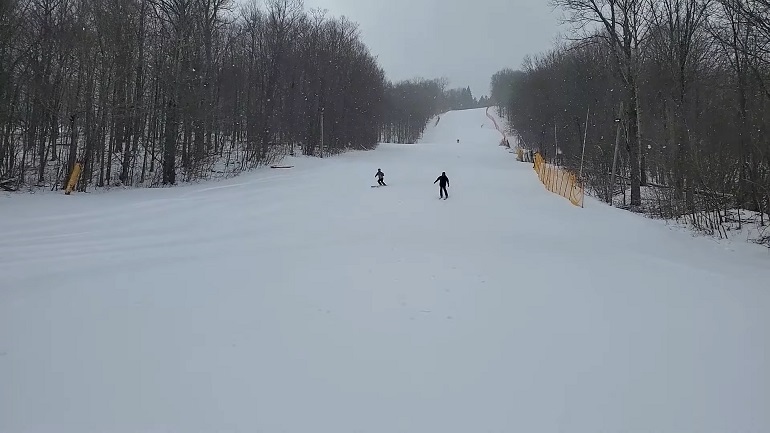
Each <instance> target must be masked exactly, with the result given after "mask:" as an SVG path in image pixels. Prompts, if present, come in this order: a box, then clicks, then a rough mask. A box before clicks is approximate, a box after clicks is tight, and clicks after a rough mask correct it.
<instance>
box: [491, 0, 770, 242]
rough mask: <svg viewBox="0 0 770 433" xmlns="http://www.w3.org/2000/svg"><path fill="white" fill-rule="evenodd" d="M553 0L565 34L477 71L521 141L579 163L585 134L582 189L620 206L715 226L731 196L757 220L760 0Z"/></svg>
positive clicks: (769, 29)
mask: <svg viewBox="0 0 770 433" xmlns="http://www.w3.org/2000/svg"><path fill="white" fill-rule="evenodd" d="M552 3H553V4H554V5H555V6H558V7H559V8H561V10H562V11H563V12H564V13H565V16H566V18H567V21H568V22H569V23H571V24H573V25H574V31H573V34H572V39H573V40H572V41H571V42H569V43H565V44H563V45H560V46H557V47H555V48H553V49H552V50H551V51H549V52H546V53H542V54H540V55H537V56H534V57H531V58H528V59H526V61H525V62H524V63H523V65H522V67H521V68H520V70H511V69H506V70H502V71H500V72H498V73H497V74H495V75H494V76H493V77H492V81H491V85H490V92H491V99H492V101H493V103H494V104H495V105H496V106H498V110H499V112H500V114H501V115H502V116H504V117H505V118H506V119H507V120H508V123H509V126H510V128H511V130H512V132H513V133H514V134H515V135H516V136H517V137H518V139H519V143H520V145H521V146H522V147H525V148H528V149H534V150H538V151H540V152H541V153H542V154H544V155H545V156H546V157H547V159H549V160H550V161H552V162H555V163H560V164H563V165H565V166H566V167H567V168H569V169H572V170H574V171H575V172H576V173H579V172H580V170H581V152H582V148H583V143H584V140H585V160H584V162H583V163H582V179H583V181H584V182H585V185H586V189H587V191H588V192H589V193H592V194H594V195H596V196H597V197H600V198H602V199H604V200H606V201H608V202H609V201H613V199H614V202H615V203H619V204H620V203H622V204H625V205H627V207H628V208H630V209H632V210H637V211H645V212H648V213H650V214H652V215H657V216H660V217H664V218H677V219H680V218H685V219H686V220H687V221H688V222H690V223H692V224H694V225H695V226H696V227H699V228H702V229H704V230H706V231H709V232H723V231H724V227H725V223H727V222H730V223H735V222H737V225H738V226H740V224H741V220H740V219H741V218H742V213H740V212H735V211H734V210H735V209H744V210H748V211H753V212H756V214H755V215H756V217H757V219H758V221H757V222H758V224H760V225H762V226H764V225H765V224H766V223H767V221H766V214H767V212H768V210H769V209H770V138H769V137H768V135H767V134H766V133H765V131H767V130H768V128H770V117H768V113H770V110H768V108H770V51H768V49H767V48H768V47H770V1H768V0H751V1H749V0H713V1H712V0H651V1H636V0H618V1H610V0H554V1H553V2H552ZM587 29H591V30H587ZM586 121H587V123H586ZM586 126H587V128H586ZM616 141H617V142H618V144H619V152H618V158H617V167H618V170H617V173H618V176H617V179H616V183H615V184H612V180H611V179H612V177H611V171H612V166H613V159H614V149H615V143H616ZM557 146H558V152H559V154H558V155H557V151H556V149H557ZM626 191H628V196H626ZM733 219H737V221H732V220H733ZM767 240H768V238H765V239H764V241H767Z"/></svg>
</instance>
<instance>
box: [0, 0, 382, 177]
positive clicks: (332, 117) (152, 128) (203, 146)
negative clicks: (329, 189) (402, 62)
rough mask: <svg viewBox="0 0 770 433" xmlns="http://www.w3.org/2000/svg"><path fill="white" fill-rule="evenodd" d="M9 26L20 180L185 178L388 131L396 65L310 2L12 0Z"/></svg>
mask: <svg viewBox="0 0 770 433" xmlns="http://www.w3.org/2000/svg"><path fill="white" fill-rule="evenodd" d="M0 23H1V24H2V25H0V186H2V187H4V188H5V189H16V188H19V187H22V186H24V185H32V186H35V185H37V186H43V185H44V186H50V187H52V188H53V187H55V186H56V185H61V183H62V182H63V181H64V179H66V178H67V177H68V174H69V173H70V172H71V171H72V169H73V167H74V166H75V163H76V161H79V162H82V163H83V167H84V170H83V174H82V176H81V178H80V182H79V189H80V190H84V189H85V188H86V187H88V186H89V185H95V186H105V185H116V184H117V185H143V186H155V185H164V184H174V183H176V182H178V181H189V180H195V179H205V178H209V177H212V176H226V175H229V174H232V173H237V172H240V171H242V170H246V169H250V168H253V167H256V166H259V165H262V164H266V163H270V162H271V161H274V160H275V159H277V158H280V157H281V156H282V155H285V154H289V153H294V152H297V151H298V152H302V153H304V154H307V155H322V152H323V154H334V153H338V152H341V151H344V150H346V149H350V148H356V149H371V148H373V147H375V146H376V144H377V141H378V139H379V137H380V133H381V130H382V123H381V118H382V116H383V114H384V112H383V101H384V97H385V88H386V85H387V83H386V80H385V75H384V72H383V71H382V69H381V68H380V67H379V65H378V64H377V62H376V60H375V58H374V57H373V56H372V55H371V54H370V53H369V51H368V49H367V47H366V46H365V45H364V44H363V43H362V42H361V40H360V37H359V34H358V30H357V26H356V25H355V24H354V23H352V22H350V21H348V20H346V19H344V18H329V17H327V16H326V15H325V13H322V12H318V11H311V12H308V11H305V10H304V7H303V4H302V2H301V0H268V1H267V2H266V5H265V6H258V5H257V3H256V0H252V2H251V3H243V2H239V3H235V2H234V1H232V0H112V1H102V0H3V1H2V2H0ZM322 114H323V117H322ZM322 118H323V127H322V125H321V119H322ZM322 134H323V148H322V146H321V145H322V140H321V138H322Z"/></svg>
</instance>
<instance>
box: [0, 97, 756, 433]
mask: <svg viewBox="0 0 770 433" xmlns="http://www.w3.org/2000/svg"><path fill="white" fill-rule="evenodd" d="M491 123H492V122H491V121H490V120H489V119H487V118H486V116H485V115H484V110H468V111H460V112H450V113H447V114H445V115H443V116H442V117H441V121H440V122H439V124H438V125H437V126H435V127H434V125H433V123H431V124H430V126H429V129H428V130H427V131H426V134H425V138H424V139H423V140H422V142H421V143H420V144H417V145H397V144H383V145H381V146H380V147H379V148H378V149H377V150H376V151H371V152H352V153H349V154H345V155H341V156H338V157H334V158H329V159H323V160H320V159H314V158H294V159H291V160H289V161H284V162H288V163H289V164H293V165H294V166H295V167H294V168H292V169H284V170H271V169H264V170H258V171H256V172H254V173H251V174H248V175H243V176H240V177H238V178H234V179H230V180H227V181H222V182H212V183H206V184H199V185H193V186H180V187H177V188H165V189H136V190H124V191H113V192H110V193H105V194H79V193H77V194H73V195H71V196H64V195H63V194H55V195H53V194H37V195H14V196H12V197H2V198H0V231H1V232H2V236H0V432H3V433H5V432H13V433H22V432H24V433H27V432H56V433H69V432H73V433H74V432H77V433H86V432H94V433H97V432H98V433H108V432H126V433H128V432H131V433H134V432H153V433H155V432H201V433H203V432H206V433H208V432H253V433H257V432H261V433H311V432H312V433H322V432H328V433H396V432H404V433H429V432H431V433H448V432H458V433H459V432H463V433H503V432H504V433H509V432H528V433H534V432H547V433H551V432H565V433H566V432H586V433H589V432H590V433H597V432H612V433H615V432H623V433H631V432H640V433H641V432H645V433H648V432H654V433H668V432H671V433H674V432H676V433H684V432H693V433H694V432H698V433H711V432H713V433H717V432H719V433H725V432H730V433H738V432H741V433H761V432H770V255H769V254H768V251H767V250H766V249H764V248H762V247H759V246H756V245H751V244H748V243H742V242H740V241H737V242H732V243H724V242H716V241H714V240H713V239H709V238H705V237H699V236H693V235H692V234H691V233H688V232H686V231H682V230H674V229H672V228H670V227H668V226H666V225H665V224H664V223H661V222H659V221H653V220H650V219H646V218H644V217H640V216H638V215H634V214H631V213H628V212H625V211H622V210H617V209H613V208H610V207H607V206H606V205H603V204H601V203H599V202H596V201H594V200H591V199H587V200H586V206H585V208H584V209H581V208H578V207H575V206H572V205H571V204H570V203H569V202H568V201H567V200H565V199H564V198H561V197H559V196H557V195H554V194H551V193H549V192H547V191H546V190H545V188H544V187H543V185H542V184H540V183H539V181H538V179H537V177H536V175H535V173H534V171H533V170H532V167H531V164H524V163H518V162H516V161H515V158H514V156H513V155H511V154H509V153H507V151H506V150H505V149H503V148H501V147H499V146H498V142H499V140H500V135H499V133H498V132H497V131H495V129H494V128H493V126H492V124H491ZM457 139H459V140H460V143H459V144H458V143H456V140H457ZM378 168H381V169H382V170H383V171H384V172H385V182H386V183H388V185H389V186H388V187H382V188H370V185H374V184H375V183H376V180H375V178H374V173H375V172H376V171H377V169H378ZM442 171H446V173H447V175H448V176H449V179H450V188H449V194H450V197H449V200H439V199H438V193H439V191H438V186H437V185H434V184H433V183H432V182H433V181H434V180H435V179H436V177H438V176H439V175H440V174H441V172H442Z"/></svg>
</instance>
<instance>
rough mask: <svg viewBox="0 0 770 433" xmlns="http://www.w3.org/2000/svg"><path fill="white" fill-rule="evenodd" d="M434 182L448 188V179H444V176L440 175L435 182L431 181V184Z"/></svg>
mask: <svg viewBox="0 0 770 433" xmlns="http://www.w3.org/2000/svg"><path fill="white" fill-rule="evenodd" d="M436 182H439V185H440V186H448V185H449V178H448V177H446V175H445V174H442V175H441V176H439V177H438V178H436V180H435V181H433V183H436Z"/></svg>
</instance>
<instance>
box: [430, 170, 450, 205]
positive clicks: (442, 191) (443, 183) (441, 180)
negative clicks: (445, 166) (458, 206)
mask: <svg viewBox="0 0 770 433" xmlns="http://www.w3.org/2000/svg"><path fill="white" fill-rule="evenodd" d="M436 182H438V186H439V195H440V197H441V198H443V199H444V200H446V199H448V198H449V193H448V192H447V191H446V188H447V187H448V186H449V178H448V177H446V172H443V171H442V172H441V176H439V177H438V178H436V180H435V181H433V184H434V185H435V184H436Z"/></svg>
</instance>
